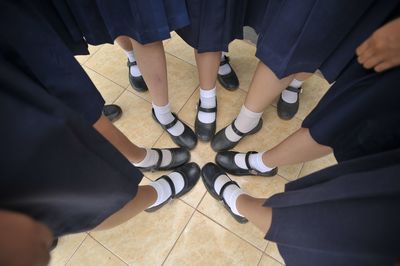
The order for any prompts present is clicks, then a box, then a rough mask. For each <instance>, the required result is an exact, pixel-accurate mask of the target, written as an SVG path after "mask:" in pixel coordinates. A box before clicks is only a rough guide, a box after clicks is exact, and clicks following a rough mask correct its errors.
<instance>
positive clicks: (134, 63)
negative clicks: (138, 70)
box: [127, 60, 137, 67]
mask: <svg viewBox="0 0 400 266" xmlns="http://www.w3.org/2000/svg"><path fill="white" fill-rule="evenodd" d="M127 65H128V67H132V66H136V65H137V62H136V61H133V62H131V61H129V60H128V63H127Z"/></svg>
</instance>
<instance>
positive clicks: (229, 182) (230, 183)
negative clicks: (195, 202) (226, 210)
mask: <svg viewBox="0 0 400 266" xmlns="http://www.w3.org/2000/svg"><path fill="white" fill-rule="evenodd" d="M230 185H236V186H238V187H239V185H238V183H236V182H235V181H233V180H230V181H228V182H226V183H225V184H224V185H223V186H222V187H221V190H220V191H219V195H218V197H219V198H220V199H221V200H222V201H224V203H225V204H227V203H226V201H225V199H224V196H223V195H224V191H225V189H226V188H227V187H228V186H230Z"/></svg>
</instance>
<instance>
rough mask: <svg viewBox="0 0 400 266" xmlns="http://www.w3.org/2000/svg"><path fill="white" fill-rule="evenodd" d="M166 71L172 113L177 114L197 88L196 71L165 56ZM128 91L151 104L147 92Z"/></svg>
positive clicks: (169, 56)
mask: <svg viewBox="0 0 400 266" xmlns="http://www.w3.org/2000/svg"><path fill="white" fill-rule="evenodd" d="M166 58H167V71H168V92H169V93H168V94H169V101H170V104H171V108H172V111H173V112H178V111H179V110H180V109H181V108H182V106H183V105H184V104H185V102H186V101H187V100H188V99H189V97H190V96H191V95H192V94H193V92H194V90H195V89H196V88H197V87H198V84H199V83H198V78H197V70H196V68H195V67H194V66H192V65H190V64H188V63H186V62H184V61H182V60H180V59H178V58H176V57H174V56H171V55H168V54H167V55H166ZM129 90H130V91H132V92H133V93H135V94H136V95H138V96H140V97H142V98H144V99H146V100H147V101H149V102H151V96H150V93H149V92H137V91H135V90H133V89H131V88H129Z"/></svg>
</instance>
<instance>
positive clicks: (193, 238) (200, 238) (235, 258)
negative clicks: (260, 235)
mask: <svg viewBox="0 0 400 266" xmlns="http://www.w3.org/2000/svg"><path fill="white" fill-rule="evenodd" d="M261 254H262V253H261V251H259V250H257V249H256V248H254V247H253V246H251V245H250V244H248V243H247V242H245V241H243V240H241V239H240V238H238V237H236V236H235V235H233V234H232V233H231V232H229V231H227V230H225V229H224V228H222V227H221V226H219V225H218V224H216V223H214V222H213V221H211V220H210V219H208V218H207V217H205V216H204V215H202V214H200V213H198V212H196V213H195V214H194V216H193V218H192V219H191V220H190V222H189V224H188V226H187V227H186V229H185V230H184V232H183V234H182V235H181V237H180V238H179V240H178V242H177V243H176V245H175V247H174V249H173V250H172V252H171V254H170V255H169V256H168V258H167V260H166V262H165V265H218V266H221V265H257V263H258V261H259V259H260V257H261Z"/></svg>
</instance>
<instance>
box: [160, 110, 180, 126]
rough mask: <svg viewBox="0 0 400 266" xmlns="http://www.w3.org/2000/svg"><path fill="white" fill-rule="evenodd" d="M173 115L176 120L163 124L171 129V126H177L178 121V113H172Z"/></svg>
mask: <svg viewBox="0 0 400 266" xmlns="http://www.w3.org/2000/svg"><path fill="white" fill-rule="evenodd" d="M172 115H173V116H174V120H172V122H171V123H168V124H166V125H163V126H164V127H165V128H166V129H170V128H171V127H173V126H175V124H176V123H178V118H177V117H176V115H175V114H174V113H172Z"/></svg>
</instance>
